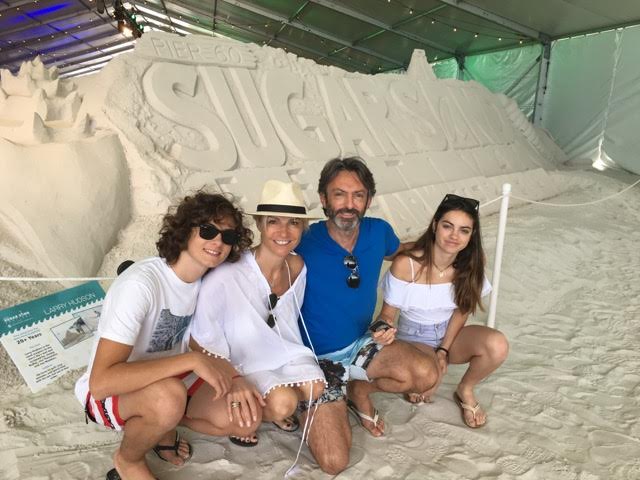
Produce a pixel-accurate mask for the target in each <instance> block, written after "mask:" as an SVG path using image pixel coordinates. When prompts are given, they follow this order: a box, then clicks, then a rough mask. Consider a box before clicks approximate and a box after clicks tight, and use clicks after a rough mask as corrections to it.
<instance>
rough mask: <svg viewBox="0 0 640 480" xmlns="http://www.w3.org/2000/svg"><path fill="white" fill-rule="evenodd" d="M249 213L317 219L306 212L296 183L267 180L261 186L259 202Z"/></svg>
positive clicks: (300, 191)
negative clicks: (254, 209)
mask: <svg viewBox="0 0 640 480" xmlns="http://www.w3.org/2000/svg"><path fill="white" fill-rule="evenodd" d="M249 215H269V216H272V217H295V218H309V219H317V218H320V217H316V216H314V215H309V214H308V213H307V206H306V205H305V203H304V197H303V196H302V190H301V189H300V185H298V184H297V183H290V182H281V181H280V180H267V181H266V182H265V184H264V187H263V188H262V196H261V197H260V203H258V205H257V206H256V211H255V212H249Z"/></svg>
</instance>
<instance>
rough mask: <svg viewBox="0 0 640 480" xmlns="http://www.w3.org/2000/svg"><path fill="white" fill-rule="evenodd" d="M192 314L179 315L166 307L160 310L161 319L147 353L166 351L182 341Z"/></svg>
mask: <svg viewBox="0 0 640 480" xmlns="http://www.w3.org/2000/svg"><path fill="white" fill-rule="evenodd" d="M191 317H192V315H186V316H184V317H179V316H177V315H174V314H172V313H171V312H170V311H169V309H167V308H165V309H164V310H162V311H161V312H160V320H158V323H157V324H156V328H155V330H154V331H153V334H152V335H151V340H150V341H149V346H148V347H147V353H154V352H166V351H167V350H172V349H173V347H174V346H176V345H177V344H178V343H180V342H181V341H182V337H184V332H185V330H186V329H187V327H188V326H189V323H190V322H191Z"/></svg>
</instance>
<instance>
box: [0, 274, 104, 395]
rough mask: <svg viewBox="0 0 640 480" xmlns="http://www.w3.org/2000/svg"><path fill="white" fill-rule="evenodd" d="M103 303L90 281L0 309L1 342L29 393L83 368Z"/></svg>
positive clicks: (99, 290)
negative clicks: (71, 371) (69, 372)
mask: <svg viewBox="0 0 640 480" xmlns="http://www.w3.org/2000/svg"><path fill="white" fill-rule="evenodd" d="M103 300H104V290H102V287H100V285H99V284H98V282H89V283H85V284H83V285H79V286H77V287H74V288H69V289H67V290H63V291H61V292H58V293H54V294H53V295H47V296H46V297H42V298H39V299H37V300H33V301H31V302H27V303H22V304H20V305H16V306H14V307H11V308H7V309H5V310H0V341H1V342H2V345H3V346H4V348H5V349H6V350H7V353H9V355H10V356H11V359H12V360H13V363H15V364H16V367H18V370H19V371H20V374H21V375H22V377H23V378H24V380H25V381H26V382H27V385H28V386H29V388H30V389H31V391H32V392H34V393H35V392H37V391H38V390H40V389H42V388H44V387H46V386H47V385H48V384H50V383H51V382H53V381H55V380H56V379H57V378H59V377H61V376H62V375H64V374H65V373H67V372H68V371H70V370H74V369H76V368H81V367H83V366H86V365H87V363H88V361H89V355H90V353H91V347H92V345H93V341H92V339H93V334H94V332H95V331H96V330H97V328H98V320H99V318H100V312H101V310H102V301H103Z"/></svg>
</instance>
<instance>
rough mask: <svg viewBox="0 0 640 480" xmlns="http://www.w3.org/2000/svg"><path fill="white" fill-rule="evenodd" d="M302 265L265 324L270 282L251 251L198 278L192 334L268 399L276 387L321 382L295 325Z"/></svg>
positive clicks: (301, 289) (303, 273)
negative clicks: (269, 322)
mask: <svg viewBox="0 0 640 480" xmlns="http://www.w3.org/2000/svg"><path fill="white" fill-rule="evenodd" d="M306 275H307V268H306V266H305V267H303V268H302V271H301V272H300V274H299V275H298V277H297V278H296V280H295V281H294V282H293V284H291V281H290V282H289V284H290V287H289V289H288V290H287V291H286V292H285V293H284V294H282V296H281V297H280V298H279V299H278V302H277V304H276V306H275V308H273V310H272V311H273V315H274V317H275V319H276V322H275V326H274V327H273V328H270V327H269V325H267V321H266V320H267V317H268V316H269V313H270V312H271V310H270V309H269V303H268V297H269V294H270V293H271V288H270V287H269V284H268V282H267V280H266V278H265V277H264V275H263V274H262V272H261V271H260V267H259V266H258V264H257V263H256V260H255V258H254V256H253V254H252V253H251V252H245V253H243V254H242V256H241V258H240V260H238V262H236V263H223V264H222V265H220V266H218V267H216V269H215V270H213V271H211V272H210V273H208V274H207V275H205V277H204V278H203V280H202V286H201V289H200V295H199V296H198V303H197V306H196V312H195V314H194V317H193V321H192V323H191V325H190V327H189V328H190V334H191V336H192V337H193V338H194V339H195V341H196V342H198V344H199V345H200V346H201V347H202V348H204V349H206V350H207V351H208V352H210V353H212V354H214V355H216V356H220V357H223V358H226V359H228V360H229V361H230V362H231V363H232V364H233V365H234V367H235V368H236V369H237V370H238V371H240V372H241V373H242V374H243V375H244V376H245V377H246V378H247V379H248V380H249V381H250V382H252V383H253V384H254V385H255V386H256V388H257V389H258V391H259V392H260V393H261V394H262V395H263V396H266V395H267V394H268V393H269V392H270V391H271V390H273V389H274V388H276V387H279V386H296V385H298V386H299V385H302V384H304V383H308V382H324V381H325V379H324V374H323V373H322V370H321V369H320V367H319V366H318V363H317V361H316V358H315V355H314V354H313V352H312V351H311V350H310V349H309V348H307V347H306V346H304V345H303V343H302V337H301V335H300V329H299V327H298V316H299V311H300V310H299V307H300V304H301V302H302V299H303V298H304V289H305V285H306Z"/></svg>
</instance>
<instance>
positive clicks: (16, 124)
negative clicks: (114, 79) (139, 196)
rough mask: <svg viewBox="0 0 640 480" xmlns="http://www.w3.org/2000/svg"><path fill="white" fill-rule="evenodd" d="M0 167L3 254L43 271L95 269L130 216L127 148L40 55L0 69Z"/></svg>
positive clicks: (77, 272) (78, 272) (64, 272)
mask: <svg viewBox="0 0 640 480" xmlns="http://www.w3.org/2000/svg"><path fill="white" fill-rule="evenodd" d="M0 171H1V172H2V174H1V175H0V230H1V231H2V232H3V234H2V240H3V241H2V245H1V247H0V248H1V250H0V256H2V257H4V258H5V259H7V260H9V261H11V262H13V263H15V264H18V265H22V266H24V267H26V268H29V269H31V270H34V271H36V272H39V273H41V274H42V275H45V276H74V275H86V274H91V273H93V272H95V271H96V270H97V269H98V268H99V267H100V264H101V263H102V257H103V256H104V254H105V253H106V252H108V251H109V249H110V248H111V247H112V246H113V244H114V242H115V240H116V238H117V233H118V230H119V229H120V228H122V227H123V226H124V225H126V223H127V222H128V220H129V198H128V197H129V185H128V178H127V174H126V162H125V157H124V152H123V150H122V147H121V145H120V142H119V141H118V137H117V135H116V134H115V133H114V132H113V131H111V132H106V133H105V132H102V133H97V132H95V131H94V129H93V128H92V125H91V118H90V116H89V115H88V113H87V112H86V111H83V109H82V97H81V96H80V95H79V93H78V91H77V89H76V87H75V85H74V84H73V82H71V81H67V80H62V79H60V78H59V77H58V72H57V70H56V69H55V68H47V67H45V66H44V65H43V64H42V62H41V61H40V59H39V58H36V59H35V60H33V61H30V62H25V63H23V64H22V67H21V68H20V71H19V72H18V74H17V75H15V76H14V75H12V74H11V72H10V71H8V70H1V71H0ZM43 219H46V221H43ZM105 226H106V228H105Z"/></svg>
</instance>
